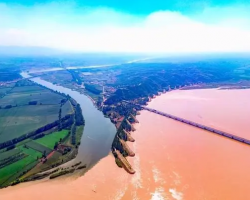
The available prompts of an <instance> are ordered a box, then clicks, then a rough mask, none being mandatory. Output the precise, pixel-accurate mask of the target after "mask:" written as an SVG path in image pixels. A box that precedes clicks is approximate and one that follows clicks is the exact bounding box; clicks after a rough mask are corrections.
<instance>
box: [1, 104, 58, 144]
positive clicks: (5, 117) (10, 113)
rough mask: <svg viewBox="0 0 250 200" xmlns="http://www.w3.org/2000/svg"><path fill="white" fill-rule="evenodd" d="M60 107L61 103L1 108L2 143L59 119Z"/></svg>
mask: <svg viewBox="0 0 250 200" xmlns="http://www.w3.org/2000/svg"><path fill="white" fill-rule="evenodd" d="M59 109H60V105H59V104H57V105H46V106H44V105H41V106H40V105H36V106H22V107H15V108H11V109H0V143H2V142H5V141H8V140H12V139H14V138H17V137H20V136H21V135H24V134H27V133H29V132H31V131H34V130H36V129H38V128H40V127H42V126H45V125H46V124H49V123H52V122H54V121H56V120H58V113H59Z"/></svg>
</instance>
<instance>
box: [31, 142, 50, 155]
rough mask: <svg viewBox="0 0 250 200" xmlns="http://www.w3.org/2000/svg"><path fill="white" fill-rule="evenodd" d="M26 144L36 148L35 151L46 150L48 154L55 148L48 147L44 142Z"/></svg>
mask: <svg viewBox="0 0 250 200" xmlns="http://www.w3.org/2000/svg"><path fill="white" fill-rule="evenodd" d="M26 146H27V147H29V148H31V149H33V150H35V151H39V152H41V153H43V152H46V155H47V154H49V153H50V152H51V151H52V149H53V148H52V149H50V148H48V147H46V146H44V145H42V144H39V143H37V142H35V141H30V142H27V143H26ZM53 147H54V146H53Z"/></svg>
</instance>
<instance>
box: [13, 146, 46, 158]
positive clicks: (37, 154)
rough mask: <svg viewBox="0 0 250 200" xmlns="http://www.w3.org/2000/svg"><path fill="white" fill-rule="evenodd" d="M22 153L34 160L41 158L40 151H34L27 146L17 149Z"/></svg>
mask: <svg viewBox="0 0 250 200" xmlns="http://www.w3.org/2000/svg"><path fill="white" fill-rule="evenodd" d="M18 149H20V150H21V151H22V152H23V153H25V154H27V155H29V156H31V157H33V158H34V159H35V160H36V159H37V157H38V158H41V157H42V153H41V152H40V151H36V150H34V149H32V148H29V147H28V146H27V147H26V148H25V147H24V146H20V147H18Z"/></svg>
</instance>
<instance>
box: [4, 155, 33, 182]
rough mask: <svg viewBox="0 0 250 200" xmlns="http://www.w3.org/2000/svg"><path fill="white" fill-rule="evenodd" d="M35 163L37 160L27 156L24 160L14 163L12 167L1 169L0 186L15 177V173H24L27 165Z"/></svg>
mask: <svg viewBox="0 0 250 200" xmlns="http://www.w3.org/2000/svg"><path fill="white" fill-rule="evenodd" d="M34 161H35V159H34V158H33V157H32V156H27V157H25V158H23V159H22V160H19V161H17V162H15V163H12V164H11V165H8V166H7V167H4V168H2V169H0V185H1V184H2V183H4V182H5V181H6V180H7V179H8V178H10V177H11V176H13V175H14V174H15V173H18V172H20V171H22V169H23V168H24V167H25V166H26V165H28V164H30V163H32V162H34Z"/></svg>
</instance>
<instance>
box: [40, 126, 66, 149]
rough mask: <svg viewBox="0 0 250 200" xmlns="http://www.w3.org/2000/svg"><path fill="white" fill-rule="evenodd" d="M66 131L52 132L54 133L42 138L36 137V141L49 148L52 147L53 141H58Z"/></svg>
mask: <svg viewBox="0 0 250 200" xmlns="http://www.w3.org/2000/svg"><path fill="white" fill-rule="evenodd" d="M68 132H69V131H68V130H62V131H59V132H54V133H51V134H48V135H46V136H44V137H43V138H40V139H37V140H36V142H37V143H39V144H42V145H44V146H46V147H48V148H50V149H54V146H55V143H56V142H59V141H60V139H63V138H65V137H66V135H67V134H68Z"/></svg>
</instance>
